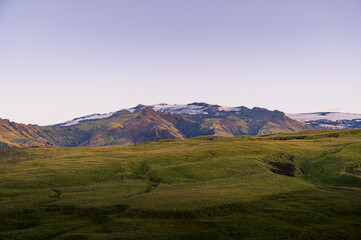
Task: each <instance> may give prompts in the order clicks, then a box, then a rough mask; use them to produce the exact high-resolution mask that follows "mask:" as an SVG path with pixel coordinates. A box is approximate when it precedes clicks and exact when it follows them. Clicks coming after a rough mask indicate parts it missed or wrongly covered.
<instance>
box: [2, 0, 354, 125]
mask: <svg viewBox="0 0 361 240" xmlns="http://www.w3.org/2000/svg"><path fill="white" fill-rule="evenodd" d="M161 102H167V103H169V104H174V103H177V104H184V103H192V102H207V103H210V104H218V105H226V106H246V107H250V108H251V107H255V106H257V107H264V108H268V109H270V110H274V109H277V110H280V111H284V112H287V113H288V112H293V113H295V112H315V111H343V112H356V113H361V104H360V103H361V0H342V1H341V0H302V1H290V0H272V1H269V0H172V1H170V0H97V1H95V0H52V1H49V0H32V1H28V0H0V118H6V119H10V120H11V121H15V122H21V123H32V124H39V125H47V124H54V123H59V122H65V121H67V120H70V119H73V118H75V117H80V116H84V115H88V114H92V113H107V112H112V111H116V110H120V109H123V108H129V107H133V106H136V105H138V104H145V105H150V104H157V103H161Z"/></svg>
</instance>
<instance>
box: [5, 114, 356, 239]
mask: <svg viewBox="0 0 361 240" xmlns="http://www.w3.org/2000/svg"><path fill="white" fill-rule="evenodd" d="M151 113H152V112H151ZM138 114H141V112H139V113H138ZM147 114H150V113H147ZM133 117H136V116H133ZM124 121H125V120H124ZM128 121H130V122H132V119H128ZM159 124H163V123H159ZM174 134H176V133H174ZM360 149H361V130H358V129H357V130H332V131H305V132H290V133H282V134H276V135H270V136H257V137H253V136H239V137H221V136H200V137H195V138H191V139H184V140H162V141H158V142H152V143H139V144H135V145H130V146H105V147H86V148H82V147H80V148H79V147H77V148H0V172H1V174H0V206H1V207H0V239H7V240H12V239H39V240H42V239H57V240H64V239H105V240H106V239H254V240H258V239H259V240H261V239H271V240H272V239H274V240H275V239H277V240H279V239H319V240H322V239H325V240H326V239H327V240H328V239H359V237H360V236H361V207H360V201H361V151H360Z"/></svg>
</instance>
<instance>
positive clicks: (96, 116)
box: [57, 112, 115, 127]
mask: <svg viewBox="0 0 361 240" xmlns="http://www.w3.org/2000/svg"><path fill="white" fill-rule="evenodd" d="M114 113H115V112H110V113H105V114H98V113H96V114H91V115H87V116H84V117H79V118H74V119H73V120H70V121H67V122H65V123H61V124H57V126H63V127H67V126H71V125H76V124H78V123H80V122H83V121H88V120H98V119H103V118H108V117H111V116H112V115H113V114H114Z"/></svg>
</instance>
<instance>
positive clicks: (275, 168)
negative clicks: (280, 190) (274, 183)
mask: <svg viewBox="0 0 361 240" xmlns="http://www.w3.org/2000/svg"><path fill="white" fill-rule="evenodd" d="M269 164H270V165H271V166H272V167H271V168H270V170H271V172H273V173H277V174H279V175H286V176H289V177H294V176H295V171H296V166H295V165H294V164H292V163H281V162H271V163H269Z"/></svg>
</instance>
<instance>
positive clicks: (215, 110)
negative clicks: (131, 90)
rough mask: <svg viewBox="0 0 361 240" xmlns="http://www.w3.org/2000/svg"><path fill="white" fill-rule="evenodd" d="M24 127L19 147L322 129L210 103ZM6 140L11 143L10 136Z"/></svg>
mask: <svg viewBox="0 0 361 240" xmlns="http://www.w3.org/2000/svg"><path fill="white" fill-rule="evenodd" d="M13 125H16V124H15V123H13ZM21 126H24V127H25V128H26V129H29V131H30V130H32V131H31V133H32V135H29V136H26V138H25V137H24V138H21V136H22V135H21V134H20V133H18V135H19V136H18V137H17V138H16V139H14V142H15V143H16V144H17V143H18V142H20V141H23V142H22V144H21V145H20V144H17V145H16V146H33V145H39V146H51V145H53V144H54V145H56V146H61V147H76V146H104V145H122V144H134V143H140V142H152V141H158V140H162V139H165V140H166V139H185V138H191V137H196V136H201V135H215V136H239V135H267V134H274V133H279V132H290V131H300V130H314V129H318V128H317V127H312V126H310V125H307V124H305V123H301V122H298V121H296V120H293V119H291V118H289V117H287V116H286V115H285V114H284V113H283V112H280V111H269V110H267V109H264V108H257V107H256V108H252V109H249V108H247V107H243V106H241V107H225V106H219V105H211V104H207V103H191V104H186V105H168V104H165V103H163V104H158V105H151V106H145V105H138V106H136V107H133V108H130V109H123V110H120V111H117V112H112V113H108V114H93V115H88V116H84V117H79V118H76V119H73V120H70V121H67V122H65V123H60V124H55V125H52V126H45V127H39V126H34V125H21ZM16 136H17V135H16ZM20 139H22V140H20ZM6 143H10V144H12V139H11V137H10V138H8V141H6ZM13 145H14V144H13ZM14 146H15V145H14Z"/></svg>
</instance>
